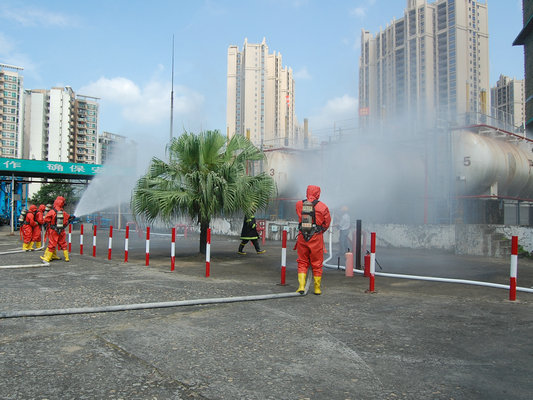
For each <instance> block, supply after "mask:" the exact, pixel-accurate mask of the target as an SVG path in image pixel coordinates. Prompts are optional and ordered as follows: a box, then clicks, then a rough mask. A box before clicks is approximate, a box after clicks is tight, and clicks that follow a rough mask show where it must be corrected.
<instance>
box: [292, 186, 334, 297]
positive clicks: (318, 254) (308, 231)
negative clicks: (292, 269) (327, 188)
mask: <svg viewBox="0 0 533 400" xmlns="http://www.w3.org/2000/svg"><path fill="white" fill-rule="evenodd" d="M319 198H320V187H318V186H314V185H309V186H307V198H306V199H305V200H300V201H298V202H297V203H296V213H297V214H298V222H299V223H300V224H299V225H298V227H299V234H298V238H297V239H296V251H297V253H298V259H297V260H296V262H297V263H298V284H299V287H298V290H297V292H300V293H302V294H303V293H304V292H305V278H306V276H307V270H308V268H309V266H311V268H312V269H313V280H314V289H315V292H314V293H315V294H321V293H322V292H321V290H320V284H321V281H322V263H323V261H324V237H323V234H324V232H325V231H327V229H328V228H329V224H330V223H331V215H330V213H329V208H328V206H326V205H325V204H324V203H322V202H321V201H319V200H318V199H319Z"/></svg>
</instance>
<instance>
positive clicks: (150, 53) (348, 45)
mask: <svg viewBox="0 0 533 400" xmlns="http://www.w3.org/2000/svg"><path fill="white" fill-rule="evenodd" d="M406 4H407V1H406V0H335V1H327V2H326V1H323V0H257V1H256V0H227V1H215V0H195V1H182V0H154V1H150V2H147V1H146V0H143V1H138V0H92V1H85V2H84V1H71V0H69V1H67V0H63V1H60V0H48V1H38V0H25V1H12V0H2V2H1V3H0V62H2V63H7V64H14V65H17V66H22V67H24V86H25V88H27V89H49V88H51V87H53V86H71V87H72V88H73V89H74V90H75V91H76V93H78V94H84V95H90V96H96V97H100V98H101V100H100V121H99V122H100V124H99V132H100V133H101V132H102V131H104V130H105V131H110V132H113V133H118V134H122V135H125V136H128V137H131V138H133V139H138V138H140V137H142V136H146V135H149V136H150V137H152V138H153V139H154V140H156V139H161V140H162V141H163V142H166V140H167V139H168V137H169V124H170V123H169V121H170V88H171V49H172V35H175V76H174V93H175V94H174V105H175V113H174V134H175V135H178V134H179V133H181V132H182V131H183V129H186V130H188V131H192V132H198V131H200V130H207V129H219V130H221V131H222V132H224V131H225V125H226V114H225V110H226V61H227V60H226V57H227V48H228V46H230V45H238V46H239V48H242V45H243V42H244V39H245V38H248V41H249V42H250V43H258V42H261V41H262V39H263V37H265V38H266V42H267V44H268V46H269V49H270V52H274V51H275V52H277V53H281V55H282V57H283V65H284V66H289V67H291V68H292V69H293V71H294V75H295V79H296V98H295V101H296V112H297V116H298V118H299V120H300V121H303V119H304V118H309V120H310V126H311V129H312V130H313V132H314V133H315V134H318V135H326V134H328V133H331V130H332V128H333V125H334V124H337V126H339V125H341V126H355V125H356V118H357V117H356V115H357V92H358V87H357V86H358V62H359V61H358V60H359V53H360V34H361V29H362V28H364V29H367V30H370V31H371V32H373V33H374V32H377V31H378V30H379V28H380V26H382V27H385V26H386V25H387V24H388V23H389V22H390V21H391V20H392V19H393V18H394V17H396V18H400V17H402V16H403V10H404V8H405V7H406ZM521 4H522V2H521V0H489V1H488V7H489V35H490V39H489V40H490V63H491V65H490V75H491V79H490V81H491V85H494V84H495V82H496V81H497V79H498V77H499V75H500V74H505V75H508V76H511V77H516V78H520V79H521V78H523V75H524V72H523V70H524V67H523V64H524V63H523V47H521V46H520V47H512V41H513V40H514V38H515V37H516V35H517V34H518V32H519V31H520V29H521V24H522V13H521V10H522V5H521Z"/></svg>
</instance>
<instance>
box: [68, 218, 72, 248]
mask: <svg viewBox="0 0 533 400" xmlns="http://www.w3.org/2000/svg"><path fill="white" fill-rule="evenodd" d="M68 252H69V253H72V224H68Z"/></svg>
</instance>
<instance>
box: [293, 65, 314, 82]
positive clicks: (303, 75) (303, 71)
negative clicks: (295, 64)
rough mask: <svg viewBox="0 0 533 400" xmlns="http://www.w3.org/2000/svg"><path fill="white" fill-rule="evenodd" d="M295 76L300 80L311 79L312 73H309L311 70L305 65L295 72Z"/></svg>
mask: <svg viewBox="0 0 533 400" xmlns="http://www.w3.org/2000/svg"><path fill="white" fill-rule="evenodd" d="M294 78H295V79H300V80H304V79H305V80H307V79H311V74H310V73H309V71H307V67H303V68H300V69H299V70H298V71H296V72H295V73H294Z"/></svg>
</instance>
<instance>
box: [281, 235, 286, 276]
mask: <svg viewBox="0 0 533 400" xmlns="http://www.w3.org/2000/svg"><path fill="white" fill-rule="evenodd" d="M286 267H287V231H286V230H285V229H283V233H282V239H281V286H285V273H286Z"/></svg>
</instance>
